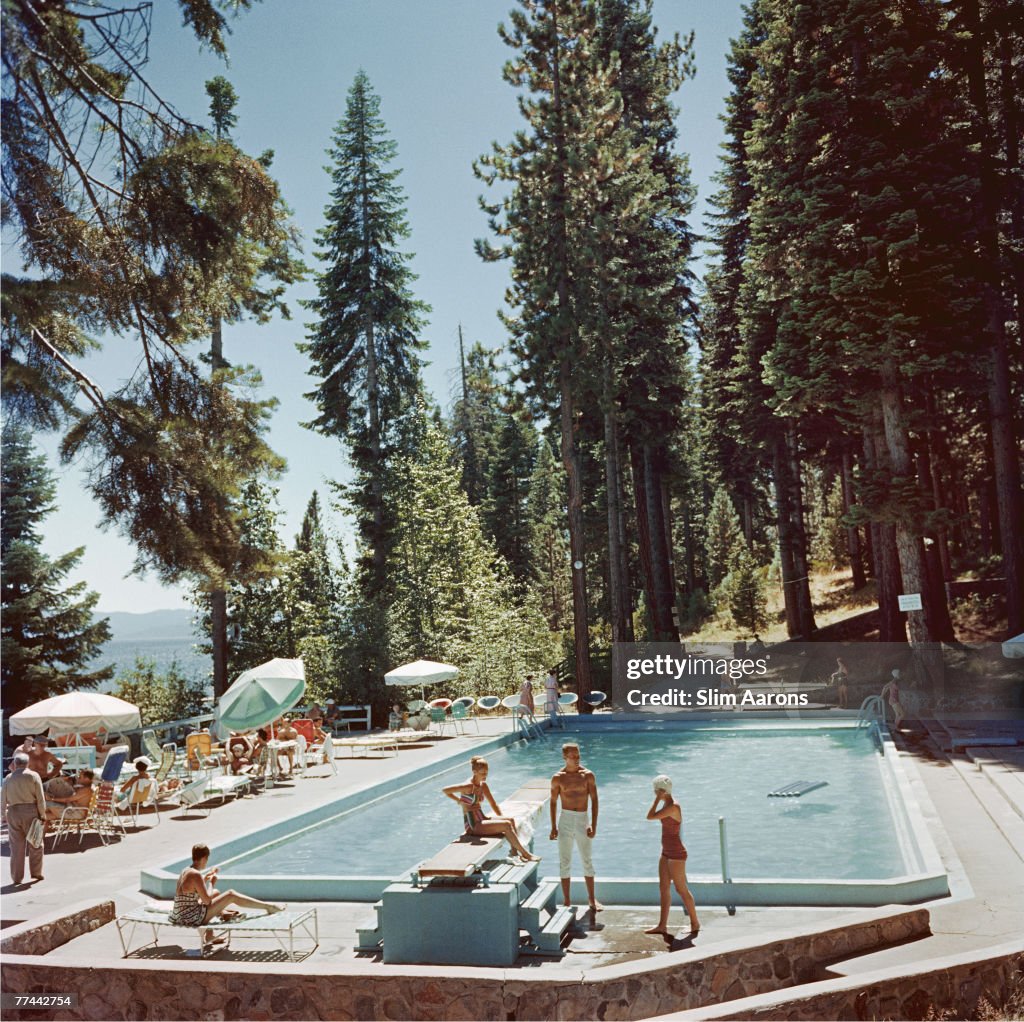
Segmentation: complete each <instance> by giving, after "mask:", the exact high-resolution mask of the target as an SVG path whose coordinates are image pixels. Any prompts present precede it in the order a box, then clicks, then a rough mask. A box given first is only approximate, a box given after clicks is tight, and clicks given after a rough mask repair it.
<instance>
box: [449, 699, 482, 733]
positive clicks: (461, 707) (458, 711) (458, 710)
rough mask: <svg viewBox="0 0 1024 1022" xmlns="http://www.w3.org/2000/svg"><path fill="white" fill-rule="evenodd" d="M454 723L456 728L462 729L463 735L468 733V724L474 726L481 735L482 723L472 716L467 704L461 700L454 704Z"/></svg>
mask: <svg viewBox="0 0 1024 1022" xmlns="http://www.w3.org/2000/svg"><path fill="white" fill-rule="evenodd" d="M452 723H453V724H454V725H455V727H456V728H460V729H461V730H462V733H463V734H465V733H466V724H467V723H470V724H472V725H473V727H475V728H476V730H477V734H479V733H480V722H479V721H478V720H477V719H476V717H474V716H472V715H471V714H470V712H469V708H468V707H467V706H466V704H465V703H463V702H460V701H459V700H456V701H455V702H454V703H452Z"/></svg>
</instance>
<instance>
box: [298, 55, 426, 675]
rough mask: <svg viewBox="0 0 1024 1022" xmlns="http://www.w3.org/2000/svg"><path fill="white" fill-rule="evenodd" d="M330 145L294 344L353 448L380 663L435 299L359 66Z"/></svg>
mask: <svg viewBox="0 0 1024 1022" xmlns="http://www.w3.org/2000/svg"><path fill="white" fill-rule="evenodd" d="M328 153H329V155H330V157H331V159H332V161H333V166H332V169H331V171H330V173H331V180H332V182H333V188H332V191H331V201H330V204H329V205H328V206H327V208H326V210H325V216H326V220H327V222H326V224H325V226H324V227H323V228H322V229H321V230H320V231H319V232H318V234H317V242H318V243H319V245H320V246H321V251H320V253H319V255H320V257H321V258H322V259H323V260H324V261H325V263H326V264H327V267H328V268H327V269H326V270H325V271H324V272H323V273H322V274H320V275H319V276H318V278H317V285H318V290H319V297H318V298H315V299H313V300H311V301H309V302H308V303H307V304H306V307H307V308H308V309H310V310H312V311H313V312H314V313H316V315H317V319H316V320H315V321H314V322H313V323H312V324H310V327H309V330H310V332H309V334H308V337H309V340H308V341H307V342H306V343H304V344H301V345H300V346H299V347H300V350H301V351H303V352H305V353H306V354H308V355H309V357H310V361H311V363H312V373H313V375H314V376H316V377H317V378H318V379H319V380H320V383H319V385H318V387H317V388H316V390H314V391H313V392H312V393H311V394H310V395H308V396H309V397H310V398H311V399H312V400H313V401H315V403H316V405H317V408H318V409H319V411H320V414H319V416H318V417H317V418H316V419H314V420H313V422H311V423H309V425H310V427H311V428H313V429H315V430H317V431H318V432H321V433H324V434H326V435H329V436H337V437H339V438H341V439H343V440H344V442H345V443H346V444H347V446H348V448H349V455H350V460H351V462H352V466H353V469H354V473H355V481H354V482H353V484H352V485H351V486H350V487H348V488H347V490H346V496H347V497H348V499H349V500H350V502H351V503H352V505H353V506H354V508H355V512H356V519H357V525H358V529H359V536H360V549H361V551H362V554H361V558H360V563H359V566H358V567H359V571H358V585H359V587H360V589H361V590H362V600H361V603H362V604H363V605H364V607H365V609H366V612H367V614H368V617H367V619H366V620H365V621H364V625H365V627H366V628H367V629H369V631H368V632H367V633H366V635H365V639H366V644H367V645H366V650H365V655H364V656H363V657H362V658H361V662H362V665H361V669H362V670H366V671H368V672H369V673H370V674H380V673H383V672H382V671H381V667H382V666H383V661H382V658H383V655H384V653H383V651H384V650H385V649H386V648H387V643H386V635H385V633H384V631H383V628H384V608H385V606H386V604H387V603H388V594H389V586H390V583H389V568H388V563H389V557H390V549H391V531H392V527H393V523H392V521H391V520H390V517H389V513H388V509H387V507H386V505H385V498H384V494H385V489H386V485H387V483H386V480H387V476H388V474H389V473H390V472H391V471H393V460H394V457H395V455H396V450H397V449H398V448H399V447H400V445H401V435H400V423H399V420H400V418H401V417H402V416H403V415H405V414H406V413H407V412H408V411H409V409H410V408H411V407H412V404H413V402H414V400H415V398H416V396H417V395H418V394H419V392H420V388H421V382H420V359H419V356H418V355H417V352H418V351H420V350H422V349H423V347H424V344H425V342H424V341H422V340H421V338H420V331H421V329H422V326H423V322H422V316H423V314H424V313H425V312H427V311H429V310H428V309H427V307H426V306H425V305H424V304H423V303H422V302H419V301H416V300H415V299H414V298H413V296H412V291H411V287H412V284H413V281H414V280H415V275H414V274H413V273H412V271H411V270H410V269H409V265H408V264H409V261H410V259H411V256H410V255H408V254H405V253H403V252H401V251H400V250H399V247H398V246H399V245H400V244H401V242H402V241H403V240H405V239H406V238H407V237H408V235H409V231H408V227H407V225H406V222H405V209H404V198H403V195H402V191H401V189H400V187H399V186H398V184H397V181H396V179H397V177H398V174H399V171H398V170H397V169H391V164H392V163H393V161H394V159H395V156H396V146H395V143H394V142H393V141H391V140H390V139H389V138H388V136H387V131H386V128H385V125H384V122H383V120H382V119H381V117H380V99H379V98H378V97H377V96H376V95H375V94H374V92H373V90H372V88H371V86H370V81H369V79H368V78H367V76H366V74H365V73H364V72H363V71H360V72H359V73H358V74H357V75H356V77H355V80H354V82H353V84H352V87H351V89H350V90H349V93H348V100H347V103H346V110H345V116H344V117H343V118H342V120H341V121H340V122H339V123H338V126H337V128H336V129H335V134H334V140H333V145H332V147H331V149H330V150H329V151H328Z"/></svg>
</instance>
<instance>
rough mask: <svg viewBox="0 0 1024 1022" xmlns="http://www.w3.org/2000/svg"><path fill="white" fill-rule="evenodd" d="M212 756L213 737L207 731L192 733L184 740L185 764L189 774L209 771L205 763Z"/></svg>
mask: <svg viewBox="0 0 1024 1022" xmlns="http://www.w3.org/2000/svg"><path fill="white" fill-rule="evenodd" d="M212 755H213V736H212V735H211V734H210V732H209V731H193V732H192V734H190V735H188V736H187V737H186V738H185V763H186V764H187V766H188V770H189V772H190V773H191V772H193V771H196V770H205V769H209V768H208V766H207V765H206V761H207V760H209V759H210V757H211V756H212Z"/></svg>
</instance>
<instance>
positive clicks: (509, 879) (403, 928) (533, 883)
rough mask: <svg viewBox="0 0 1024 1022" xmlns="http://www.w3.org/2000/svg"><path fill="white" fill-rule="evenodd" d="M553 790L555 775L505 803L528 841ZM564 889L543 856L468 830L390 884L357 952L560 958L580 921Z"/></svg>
mask: <svg viewBox="0 0 1024 1022" xmlns="http://www.w3.org/2000/svg"><path fill="white" fill-rule="evenodd" d="M550 790H551V785H550V782H549V781H547V780H535V781H530V782H529V783H527V784H524V785H523V786H522V787H521V788H519V789H518V790H517V791H516V792H515V793H514V794H513V795H511V796H510V797H509V798H506V799H502V800H501V801H500V803H499V804H500V805H501V815H502V816H504V817H507V818H511V819H513V820H515V822H516V827H517V829H518V830H519V834H520V837H521V838H522V840H523V843H524V844H527V845H529V841H530V837H531V835H532V833H533V821H534V819H535V817H536V816H537V815H538V814H539V813H540V812H541V810H542V809H543V807H544V804H545V803H546V802H547V800H548V796H549V794H550ZM560 889H561V885H560V884H559V883H558V881H546V882H541V881H540V879H539V876H538V869H537V863H536V862H535V861H531V862H519V861H518V860H513V859H512V858H511V856H510V854H509V849H508V846H507V844H506V842H505V840H504V838H498V837H484V836H478V835H475V834H462V835H460V836H459V837H457V838H456V839H455V840H453V841H451V842H449V843H448V844H447V845H445V847H444V848H442V849H440V850H439V851H438V852H437V853H436V854H434V855H432V856H430V858H428V859H425V860H423V861H422V862H420V863H419V865H418V866H415V867H413V869H412V870H411V871H410V874H409V876H408V877H407V878H404V877H403V879H401V880H397V881H395V883H393V884H390V885H388V887H387V888H385V890H384V893H383V895H382V896H381V900H380V901H379V902H378V903H377V904H376V906H375V911H376V915H377V919H376V925H375V926H373V927H367V928H365V929H360V930H359V931H358V934H359V944H358V945H357V947H356V950H357V951H362V952H369V953H371V954H377V953H379V952H380V950H381V946H382V945H383V957H384V962H385V964H389V965H390V964H411V963H417V964H423V965H482V966H510V965H513V964H514V963H515V961H516V959H517V958H518V957H519V956H520V955H521V954H549V955H552V954H553V955H558V954H561V943H562V939H563V937H564V935H565V932H566V930H567V929H568V928H569V927H570V926H571V925H572V924H573V922H574V921H575V913H574V911H573V910H572V909H571V908H569V907H562V906H559V905H558V904H557V900H558V893H559V891H560ZM523 930H525V931H526V933H527V935H528V936H527V937H526V938H523V937H522V936H521V931H523ZM524 940H525V942H524Z"/></svg>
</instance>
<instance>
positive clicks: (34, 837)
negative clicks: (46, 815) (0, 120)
mask: <svg viewBox="0 0 1024 1022" xmlns="http://www.w3.org/2000/svg"><path fill="white" fill-rule="evenodd" d="M45 833H46V831H45V828H44V827H43V821H42V820H40V819H39V817H38V816H37V817H36V818H35V819H34V820H33V821H32V822H31V823H30V824H29V828H28V833H27V834H26V835H25V840H26V841H27V842H28V843H29V844H30V845H31V846H32V847H33V848H39V847H40V845H42V843H43V836H44V835H45Z"/></svg>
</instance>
